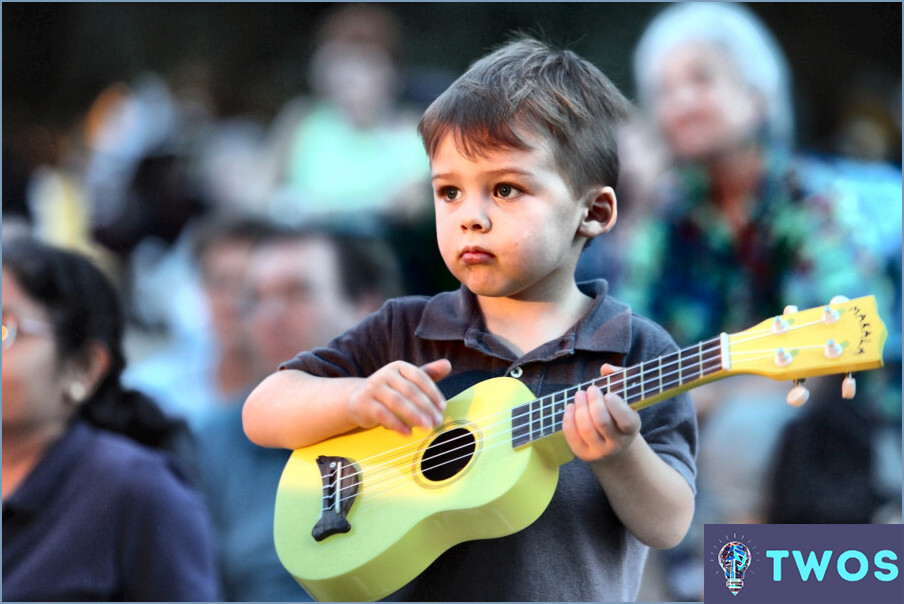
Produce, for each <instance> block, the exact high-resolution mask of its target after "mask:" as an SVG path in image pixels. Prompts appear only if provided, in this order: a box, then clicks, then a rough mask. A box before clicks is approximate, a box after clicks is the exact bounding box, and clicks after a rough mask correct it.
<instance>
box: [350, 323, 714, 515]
mask: <svg viewBox="0 0 904 604" xmlns="http://www.w3.org/2000/svg"><path fill="white" fill-rule="evenodd" d="M713 341H717V339H713V340H710V341H707V342H701V343H700V344H699V345H696V346H693V347H691V349H694V348H699V349H700V350H701V351H702V347H703V346H704V345H706V344H710V343H711V342H713ZM691 349H684V350H681V351H677V352H675V353H671V354H669V355H665V356H664V357H661V359H651V360H650V361H644V362H643V363H640V364H638V365H635V366H632V367H628V368H625V369H622V370H620V371H617V372H614V373H611V374H609V375H606V376H601V377H599V378H595V379H593V380H590V381H587V382H584V383H581V384H578V385H577V386H572V387H569V388H566V389H564V390H561V391H558V392H554V393H552V394H549V395H546V396H543V397H540V398H537V399H535V400H534V401H530V402H529V403H526V405H530V404H533V403H536V402H540V403H541V405H540V407H539V408H537V409H536V411H538V412H540V413H541V417H542V415H543V414H544V412H545V411H547V410H551V411H552V413H553V415H555V406H556V405H561V404H562V403H563V402H564V401H565V400H568V399H570V398H572V397H573V396H574V394H576V393H577V392H578V391H579V390H583V389H586V388H587V387H588V386H593V385H597V386H600V387H604V388H605V390H606V392H616V393H620V394H621V395H622V396H624V398H625V400H626V401H629V400H630V399H632V398H634V397H635V395H632V394H630V393H629V391H631V390H639V391H640V392H643V391H644V385H645V384H649V383H653V382H658V383H659V384H660V391H662V392H664V391H666V390H668V389H670V388H672V387H677V386H680V385H681V384H682V380H681V370H682V369H684V368H685V366H684V365H681V363H686V362H688V361H689V360H690V361H692V362H693V363H694V365H697V366H701V367H703V366H705V365H706V364H708V363H712V362H713V361H715V360H719V361H721V350H720V349H718V348H717V349H708V350H706V351H704V352H703V353H701V352H699V351H697V352H693V355H696V356H699V357H700V358H699V359H695V358H694V356H689V357H688V356H685V357H684V358H681V354H683V353H687V352H688V350H691ZM669 357H674V359H670V358H669ZM667 359H668V360H667ZM654 361H661V362H660V363H659V364H658V365H657V367H655V368H654V371H655V374H656V376H655V377H654V378H650V379H647V378H646V374H648V373H651V371H650V370H649V369H648V370H644V369H643V365H644V364H645V363H652V362H654ZM676 364H677V365H680V366H679V367H678V368H677V369H676V370H672V371H663V370H662V369H663V368H669V367H672V366H674V365H676ZM719 366H720V367H721V363H720V365H719ZM632 369H636V370H637V371H638V372H639V374H640V375H639V377H641V378H643V379H642V381H641V382H640V383H636V382H632V383H627V384H626V380H624V379H622V380H621V382H619V379H620V378H622V377H623V376H624V374H626V373H627V372H628V370H632ZM675 375H677V376H678V379H677V380H674V381H669V382H664V378H671V377H673V376H675ZM613 381H614V382H615V386H616V389H615V390H613V389H612V382H613ZM603 382H605V386H604V385H603ZM618 386H623V388H622V389H621V390H618V388H617V387H618ZM572 391H573V392H572ZM556 397H559V399H560V400H558V401H557V400H556ZM546 400H551V402H550V403H548V404H547V403H544V401H546ZM638 400H642V397H641V399H638ZM511 411H512V409H503V410H501V411H498V412H496V413H494V414H492V415H489V416H486V417H483V418H478V419H475V420H471V422H469V423H468V424H463V425H462V426H459V427H462V428H464V427H467V426H470V425H473V424H475V423H479V424H480V425H483V424H484V422H486V421H488V420H491V419H493V418H496V417H498V416H501V415H506V416H509V415H510V414H511ZM550 419H553V418H550ZM509 422H510V418H509V417H506V418H505V419H503V420H502V421H498V422H495V423H492V424H489V425H485V426H484V429H485V430H487V431H489V430H490V429H492V428H494V427H496V426H498V425H500V424H508V423H509ZM555 426H561V419H558V420H556V421H554V422H553V427H555ZM558 429H559V428H555V429H554V430H553V432H555V431H558ZM541 430H542V428H541ZM512 432H513V429H507V430H503V431H493V432H492V433H491V436H489V437H482V438H480V439H477V440H475V441H474V443H473V444H474V445H477V444H484V443H485V442H486V441H487V440H489V439H490V438H493V437H498V436H503V437H505V439H504V440H503V441H502V442H501V443H499V444H505V443H507V442H509V438H508V437H509V435H510V434H511V433H512ZM530 432H531V434H533V433H534V430H531V431H530ZM469 436H470V434H463V435H461V436H456V437H454V438H452V439H450V440H449V441H447V442H446V443H445V444H446V445H448V444H451V443H454V442H455V441H456V440H461V439H468V437H469ZM544 436H545V435H544ZM433 437H434V436H433V435H431V436H430V437H428V438H425V439H422V440H420V441H418V442H415V443H406V444H405V445H402V446H400V447H397V448H395V449H391V450H389V451H383V452H381V453H378V454H377V455H374V456H372V457H370V458H366V459H363V460H360V461H358V462H357V463H358V464H364V463H367V462H370V461H372V460H375V459H378V458H380V457H381V456H385V455H389V454H392V453H398V452H400V451H402V450H403V449H405V448H414V449H415V451H414V452H413V453H410V454H409V453H403V454H402V455H399V456H397V457H395V458H392V459H389V460H387V461H384V462H381V463H377V464H374V465H371V466H370V467H369V468H368V474H370V478H369V482H368V486H367V488H361V489H360V490H359V491H357V492H356V493H355V494H354V495H353V496H355V497H356V496H358V495H359V494H362V493H364V492H365V491H366V492H368V493H370V494H371V495H376V494H379V493H383V492H384V491H386V490H388V488H382V489H379V490H376V489H378V488H379V487H391V486H392V485H393V484H394V483H395V482H398V481H401V480H405V479H406V478H407V475H406V474H401V475H399V473H400V472H404V471H405V470H407V469H411V468H416V466H417V464H418V463H422V464H423V463H425V462H429V461H431V460H432V459H435V458H436V457H439V456H440V455H443V456H446V455H449V454H450V453H454V452H455V451H458V450H461V449H463V448H465V447H468V448H470V446H471V444H472V443H471V441H470V439H468V440H466V441H465V442H464V443H463V444H461V445H459V446H458V447H455V448H453V449H448V448H444V449H443V450H442V451H441V452H440V453H439V454H436V455H432V456H431V455H427V456H425V457H424V458H423V459H422V460H421V461H420V462H417V461H415V460H414V455H415V454H416V453H417V451H419V450H421V448H422V446H423V445H424V443H427V442H428V441H429V440H431V439H432V438H433ZM492 446H495V445H490V446H484V447H482V450H486V449H488V448H490V447H492ZM469 455H471V453H468V454H466V455H463V456H459V457H457V458H454V459H448V460H446V461H444V462H441V463H439V464H436V465H434V466H431V469H436V468H439V467H442V466H444V465H447V464H450V463H455V462H456V461H460V460H461V459H464V458H466V457H468V456H469ZM387 466H388V467H387ZM381 468H382V470H381ZM361 473H363V471H356V472H353V473H350V474H348V475H346V476H343V477H341V478H342V480H345V479H348V478H351V477H354V476H357V475H359V474H361ZM386 473H389V474H391V477H390V479H389V480H388V481H387V480H385V479H383V480H381V474H386ZM356 486H358V485H357V484H356V483H352V484H349V485H346V486H340V488H339V493H340V503H341V502H343V501H344V500H345V499H347V498H348V497H349V496H352V495H349V496H343V495H341V492H342V491H343V490H348V489H354V488H355V487H356ZM375 491H376V492H375Z"/></svg>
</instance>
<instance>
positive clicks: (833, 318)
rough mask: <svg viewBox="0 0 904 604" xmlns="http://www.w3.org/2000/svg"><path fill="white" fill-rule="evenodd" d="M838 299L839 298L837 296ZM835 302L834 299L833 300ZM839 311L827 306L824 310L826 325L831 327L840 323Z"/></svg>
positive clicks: (823, 316) (823, 317) (823, 319)
mask: <svg viewBox="0 0 904 604" xmlns="http://www.w3.org/2000/svg"><path fill="white" fill-rule="evenodd" d="M836 297H837V296H836ZM833 300H834V298H833ZM838 317H839V314H838V311H837V310H835V309H834V308H832V307H831V306H826V307H825V308H823V309H822V321H823V323H825V324H826V325H831V324H832V323H835V322H837V321H838Z"/></svg>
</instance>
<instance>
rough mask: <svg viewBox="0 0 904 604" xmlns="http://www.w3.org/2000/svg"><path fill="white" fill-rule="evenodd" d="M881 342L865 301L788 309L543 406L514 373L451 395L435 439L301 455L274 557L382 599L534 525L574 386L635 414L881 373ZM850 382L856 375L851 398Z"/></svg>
mask: <svg viewBox="0 0 904 604" xmlns="http://www.w3.org/2000/svg"><path fill="white" fill-rule="evenodd" d="M886 335H887V333H886V329H885V325H884V324H883V323H882V320H881V318H880V317H879V316H878V314H877V311H876V301H875V298H874V297H873V296H868V297H864V298H858V299H856V300H850V301H847V300H842V301H838V302H834V301H833V303H830V304H829V305H827V306H825V307H820V308H813V309H810V310H805V311H802V312H791V313H787V314H785V315H782V316H779V317H775V318H774V319H769V320H766V321H763V322H762V323H760V324H759V325H756V326H755V327H752V328H750V329H748V330H746V331H743V332H740V333H737V334H733V335H728V334H724V333H723V334H722V335H721V336H719V337H716V338H713V339H711V340H707V341H704V342H700V343H699V344H696V345H694V346H691V347H689V348H685V349H682V350H680V351H678V352H675V353H672V354H668V355H665V356H663V357H660V358H657V359H653V360H649V361H645V362H643V363H641V364H639V365H634V366H631V367H627V368H624V369H622V370H620V371H618V372H616V373H613V374H611V375H608V376H606V377H601V378H598V379H595V380H593V381H591V382H587V383H585V384H581V385H579V386H575V387H573V388H568V389H566V390H562V391H560V392H556V393H553V394H550V395H547V396H544V397H541V398H536V397H535V396H534V395H533V394H531V392H530V391H529V390H528V388H527V387H526V386H524V385H523V384H522V383H521V382H519V381H518V380H516V379H513V378H508V377H500V378H493V379H490V380H486V381H484V382H481V383H479V384H477V385H476V386H474V387H472V388H469V389H468V390H466V391H465V392H463V393H461V394H459V395H458V396H456V397H454V398H452V399H450V400H449V401H448V404H447V408H446V412H445V420H444V422H443V424H442V425H441V426H440V427H437V428H434V429H432V430H428V429H416V430H415V431H414V433H413V434H412V435H411V436H408V437H405V436H402V435H400V434H398V433H396V432H394V431H390V430H386V429H384V428H372V429H369V430H358V431H354V432H350V433H348V434H344V435H341V436H338V437H335V438H332V439H329V440H326V441H323V442H320V443H318V444H316V445H312V446H309V447H305V448H302V449H297V450H296V451H295V452H294V453H293V454H292V456H291V457H290V458H289V461H288V463H287V465H286V468H285V470H284V471H283V475H282V479H281V480H280V483H279V488H278V490H277V495H276V509H275V521H274V538H275V544H276V551H277V553H278V555H279V558H280V561H281V562H282V564H283V565H284V566H285V567H286V569H287V570H288V571H289V572H290V573H291V574H292V575H293V576H294V577H295V579H296V580H297V581H298V582H299V583H301V585H302V586H304V588H305V589H306V590H307V591H308V593H309V594H311V596H313V597H314V598H316V599H317V600H320V601H324V600H333V601H353V600H355V601H362V600H363V601H372V600H378V599H380V598H383V597H385V596H387V595H389V594H391V593H392V592H394V591H396V590H397V589H399V588H401V587H403V586H404V585H405V584H406V583H408V582H409V581H411V580H412V579H413V578H415V577H416V576H417V575H418V574H420V573H421V572H422V571H423V570H424V569H425V568H427V566H429V565H430V563H431V562H433V561H434V560H435V559H436V558H437V557H438V556H439V555H440V554H442V553H443V552H444V551H445V550H447V549H449V548H450V547H452V546H453V545H455V544H457V543H461V542H464V541H470V540H475V539H486V538H491V537H501V536H504V535H509V534H512V533H514V532H516V531H519V530H521V529H523V528H525V527H527V526H528V525H530V524H531V523H532V522H533V521H534V520H536V519H537V518H538V517H539V516H540V514H541V513H542V512H543V510H544V509H545V508H546V506H547V505H548V504H549V501H550V499H551V498H552V495H553V492H554V491H555V488H556V482H557V481H558V477H559V465H561V464H563V463H565V462H567V461H569V460H570V459H572V458H573V454H572V453H571V451H570V449H569V448H568V445H567V443H566V442H565V438H564V436H563V435H562V432H561V428H562V416H563V413H564V410H565V405H566V404H567V403H568V401H570V400H571V399H572V397H573V396H574V393H575V392H576V391H577V389H578V388H581V389H584V388H586V387H587V386H589V385H591V384H595V385H597V386H599V387H601V388H602V389H603V390H604V391H614V392H617V393H619V394H620V395H621V397H622V398H623V399H624V400H625V401H626V402H628V403H629V404H630V405H631V406H632V407H633V408H635V409H641V408H644V407H647V406H649V405H652V404H654V403H657V402H659V401H662V400H665V399H667V398H670V397H672V396H674V395H676V394H678V393H680V392H683V391H686V390H689V389H691V388H695V387H697V386H701V385H703V384H706V383H708V382H712V381H715V380H719V379H722V378H725V377H729V376H732V375H736V374H748V373H752V374H759V375H763V376H766V377H770V378H772V379H795V380H801V379H803V378H806V377H810V376H817V375H827V374H850V373H851V372H853V371H859V370H866V369H875V368H877V367H881V366H882V349H883V347H884V345H885V339H886ZM852 386H853V380H852V379H851V378H850V375H849V376H848V379H846V380H845V382H844V390H845V393H844V394H845V396H846V397H850V396H853V388H852ZM802 392H804V391H803V390H802V389H801V388H800V387H799V386H797V387H796V388H795V389H794V390H792V394H791V395H789V402H790V403H792V404H800V403H802V402H803V400H805V397H803V396H802V395H801V393H802ZM795 393H796V394H795Z"/></svg>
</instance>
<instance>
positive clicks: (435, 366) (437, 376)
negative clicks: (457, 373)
mask: <svg viewBox="0 0 904 604" xmlns="http://www.w3.org/2000/svg"><path fill="white" fill-rule="evenodd" d="M421 371H423V372H424V373H426V374H427V375H429V376H430V379H431V380H433V381H434V382H438V381H440V380H441V379H443V378H444V377H446V376H447V375H449V373H450V372H451V371H452V363H450V362H449V360H448V359H439V360H436V361H433V362H432V363H427V364H426V365H422V366H421Z"/></svg>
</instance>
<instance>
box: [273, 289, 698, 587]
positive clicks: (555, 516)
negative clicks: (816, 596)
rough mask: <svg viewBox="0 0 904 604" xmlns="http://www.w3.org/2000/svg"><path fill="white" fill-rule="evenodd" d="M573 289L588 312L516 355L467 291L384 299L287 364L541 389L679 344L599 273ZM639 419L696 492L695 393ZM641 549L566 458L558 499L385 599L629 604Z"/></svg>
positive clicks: (450, 384) (580, 467) (587, 472)
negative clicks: (404, 366)
mask: <svg viewBox="0 0 904 604" xmlns="http://www.w3.org/2000/svg"><path fill="white" fill-rule="evenodd" d="M579 287H580V288H581V291H583V292H584V293H585V294H587V295H588V296H590V297H592V298H593V304H592V305H591V307H590V309H589V310H588V312H587V313H586V314H585V315H584V317H582V318H581V319H580V320H579V321H578V322H577V323H576V324H575V325H574V326H573V327H572V328H571V329H569V330H568V331H567V332H566V333H564V334H562V336H561V337H559V338H556V339H554V340H552V341H550V342H547V343H545V344H543V345H541V346H539V347H538V348H536V349H535V350H532V351H529V352H527V353H525V354H524V355H523V356H520V357H518V356H517V355H515V353H513V352H512V351H511V350H510V349H509V348H508V347H507V346H505V344H504V343H503V342H502V341H501V340H499V339H498V338H496V337H495V336H494V335H493V334H492V333H490V332H489V331H488V330H487V329H486V325H485V323H484V320H483V316H482V314H481V313H480V310H479V307H478V304H477V300H476V297H475V296H474V295H473V294H472V293H471V292H470V291H468V290H467V289H466V288H464V287H462V288H460V289H459V290H457V291H454V292H445V293H441V294H438V295H437V296H434V297H432V298H428V297H424V296H411V297H404V298H398V299H395V300H390V301H389V302H387V303H386V304H385V305H384V306H383V307H382V308H381V309H380V310H379V311H377V312H376V313H374V314H372V315H370V316H369V317H367V318H366V319H365V320H364V321H363V322H362V323H360V324H359V325H357V326H356V327H354V328H352V329H351V330H349V331H347V332H346V333H344V334H342V335H340V336H339V337H337V338H335V339H334V340H332V341H331V342H330V343H329V344H328V345H327V346H326V347H324V348H320V349H317V350H313V351H306V352H302V353H300V354H299V355H298V356H296V357H295V358H294V359H292V360H291V361H289V362H287V363H285V364H284V365H283V366H282V368H284V369H299V370H302V371H306V372H308V373H311V374H314V375H320V376H326V377H346V376H355V377H366V376H369V375H371V374H372V373H374V372H375V371H377V370H378V369H380V368H381V367H383V366H385V365H386V364H388V363H390V362H392V361H395V360H404V361H407V362H409V363H412V364H414V365H418V366H420V365H423V364H425V363H428V362H430V361H435V360H437V359H441V358H445V359H449V361H450V362H451V363H452V373H451V375H450V376H449V377H447V378H445V379H443V380H442V381H440V382H439V384H438V385H439V387H440V390H441V391H442V392H443V394H444V395H445V396H446V397H452V396H454V395H456V394H458V393H460V392H462V391H464V390H466V389H467V388H470V387H471V386H474V385H475V384H477V383H478V382H481V381H483V380H486V379H489V378H493V377H500V376H505V375H508V376H511V377H515V378H517V379H519V380H520V381H521V382H523V383H524V384H525V385H527V387H528V388H529V389H530V390H531V392H532V393H533V394H534V395H535V396H537V397H540V396H545V395H548V394H550V393H552V392H557V391H560V390H563V389H565V388H569V387H572V386H575V385H577V384H580V383H583V382H587V381H589V380H592V379H595V378H598V377H599V371H600V367H601V366H602V364H603V363H612V364H615V365H620V366H630V365H635V364H638V363H640V362H642V361H646V360H649V359H653V358H657V357H660V356H663V355H665V354H668V353H671V352H674V351H676V350H677V346H676V345H675V343H674V341H673V340H672V338H671V337H669V335H668V334H667V333H666V332H665V331H664V330H663V329H662V328H661V327H659V326H658V325H656V324H655V323H654V322H652V321H650V320H649V319H645V318H643V317H640V316H638V315H635V314H633V313H632V312H631V309H630V308H629V307H627V306H625V305H624V304H621V303H620V302H617V301H616V300H614V299H612V298H610V297H609V296H608V295H607V290H608V286H607V283H606V282H605V281H604V280H596V281H591V282H586V283H581V284H579ZM640 417H641V422H642V425H641V434H642V435H643V437H644V439H645V440H646V441H647V442H648V443H649V445H650V447H651V448H652V449H653V450H654V451H655V452H656V453H657V454H658V455H659V456H660V457H661V458H662V459H663V460H664V461H665V462H666V463H667V464H669V465H670V466H671V467H673V468H675V470H677V471H678V472H679V473H680V474H681V475H682V476H683V477H684V478H685V479H686V480H687V482H688V484H689V485H690V486H691V488H692V489H693V488H694V481H695V476H696V465H695V456H696V449H697V424H696V416H695V413H694V408H693V405H692V403H691V400H690V397H689V396H688V395H687V394H686V393H685V394H681V395H678V396H676V397H674V398H671V399H668V400H666V401H663V402H661V403H658V404H656V405H653V406H650V407H647V408H646V409H643V410H641V411H640ZM650 521H651V522H655V521H656V519H652V518H651V519H650ZM647 552H648V548H647V546H646V545H644V544H643V543H641V542H640V541H639V540H638V539H637V538H636V537H635V536H634V535H633V534H632V533H630V532H629V531H628V530H627V529H626V528H625V526H624V525H623V524H622V523H621V521H620V520H619V519H618V517H617V516H616V515H615V513H614V512H613V510H612V508H611V506H610V504H609V502H608V500H607V498H606V495H605V493H604V492H603V490H602V487H601V486H600V484H599V482H598V481H597V479H596V477H595V476H594V474H593V472H592V470H591V469H590V466H589V465H588V464H586V463H584V462H582V461H580V460H573V461H571V462H568V463H566V464H564V465H563V466H561V468H560V474H559V483H558V486H557V487H556V492H555V494H554V495H553V499H552V501H551V502H550V504H549V506H548V507H547V509H546V510H545V511H544V512H543V514H542V515H541V516H540V518H539V519H537V521H536V522H534V523H533V524H531V525H530V526H529V527H527V528H526V529H524V530H522V531H519V532H517V533H514V534H512V535H508V536H505V537H501V538H497V539H486V540H479V541H471V542H466V543H462V544H459V545H456V546H454V547H452V548H451V549H449V550H448V551H446V552H445V553H444V554H442V555H441V556H440V557H439V558H438V559H437V560H436V561H435V562H434V563H433V564H432V565H431V566H430V567H428V568H427V570H425V571H424V573H422V574H421V575H420V576H419V577H417V578H416V579H415V580H414V581H412V582H411V583H410V584H409V585H407V586H406V587H404V588H403V589H402V590H400V591H399V592H397V593H396V594H393V595H392V596H390V598H389V599H393V600H396V599H398V600H415V601H484V602H486V601H524V602H526V601H568V602H578V601H596V602H625V601H632V600H634V599H636V597H637V592H638V590H639V586H640V580H641V573H642V569H643V565H644V562H645V559H646V555H647Z"/></svg>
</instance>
